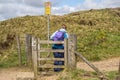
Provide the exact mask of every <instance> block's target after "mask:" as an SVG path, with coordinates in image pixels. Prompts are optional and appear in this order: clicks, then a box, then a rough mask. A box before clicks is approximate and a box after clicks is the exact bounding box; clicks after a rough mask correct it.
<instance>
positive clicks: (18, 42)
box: [16, 35, 22, 66]
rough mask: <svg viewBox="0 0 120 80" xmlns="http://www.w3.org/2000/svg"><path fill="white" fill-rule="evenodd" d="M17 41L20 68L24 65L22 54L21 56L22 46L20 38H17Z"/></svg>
mask: <svg viewBox="0 0 120 80" xmlns="http://www.w3.org/2000/svg"><path fill="white" fill-rule="evenodd" d="M16 40H17V51H18V58H19V66H21V65H22V54H21V45H20V36H19V35H17V36H16Z"/></svg>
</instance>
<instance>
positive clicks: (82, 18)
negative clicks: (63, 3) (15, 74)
mask: <svg viewBox="0 0 120 80" xmlns="http://www.w3.org/2000/svg"><path fill="white" fill-rule="evenodd" d="M119 14H120V8H114V9H101V10H89V11H82V12H75V13H71V14H66V15H63V16H55V15H52V16H51V18H50V34H52V33H53V32H54V31H56V30H57V29H59V28H60V27H61V24H66V25H67V31H68V33H70V34H76V35H77V38H78V39H77V51H78V52H81V53H82V54H83V55H84V56H85V57H86V58H87V59H88V60H91V61H100V60H104V59H108V58H111V57H119V56H120V55H119V52H120V49H119V48H120V26H119V25H120V15H119ZM46 19H47V18H46V16H43V15H41V16H24V17H17V18H13V19H9V20H6V21H1V22H0V60H1V59H2V58H3V57H4V56H5V55H8V56H7V58H5V60H4V61H2V62H0V67H10V66H17V65H18V57H17V56H18V54H17V52H16V49H15V48H14V50H13V45H14V47H16V41H15V36H16V35H22V36H23V35H25V34H32V35H33V36H37V37H39V38H40V39H42V40H44V39H47V20H46ZM23 43H24V41H23ZM23 52H24V51H23ZM24 60H25V59H24ZM24 63H25V62H24ZM24 63H23V64H24Z"/></svg>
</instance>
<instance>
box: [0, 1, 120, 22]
mask: <svg viewBox="0 0 120 80" xmlns="http://www.w3.org/2000/svg"><path fill="white" fill-rule="evenodd" d="M46 1H50V2H51V4H52V9H51V12H52V14H55V15H63V14H67V13H70V12H75V11H80V10H89V9H101V8H115V7H120V0H0V21H2V20H6V19H10V18H14V17H18V16H25V15H44V3H45V2H46Z"/></svg>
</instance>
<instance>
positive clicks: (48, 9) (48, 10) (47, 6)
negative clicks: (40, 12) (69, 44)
mask: <svg viewBox="0 0 120 80" xmlns="http://www.w3.org/2000/svg"><path fill="white" fill-rule="evenodd" d="M50 14H51V3H50V2H45V15H47V26H48V41H49V36H50Z"/></svg>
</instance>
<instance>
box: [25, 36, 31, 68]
mask: <svg viewBox="0 0 120 80" xmlns="http://www.w3.org/2000/svg"><path fill="white" fill-rule="evenodd" d="M26 63H27V65H28V66H30V67H31V66H32V36H31V35H30V34H26Z"/></svg>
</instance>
